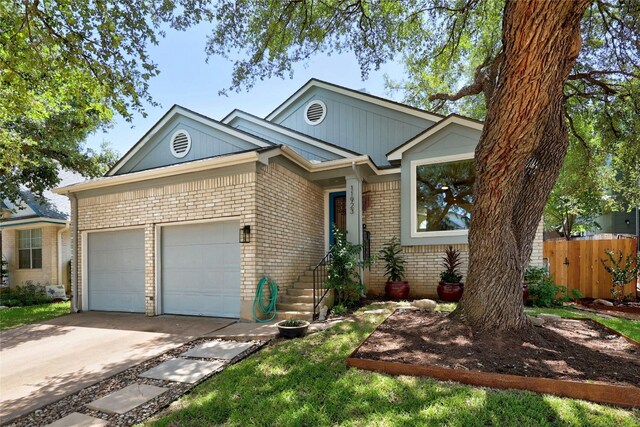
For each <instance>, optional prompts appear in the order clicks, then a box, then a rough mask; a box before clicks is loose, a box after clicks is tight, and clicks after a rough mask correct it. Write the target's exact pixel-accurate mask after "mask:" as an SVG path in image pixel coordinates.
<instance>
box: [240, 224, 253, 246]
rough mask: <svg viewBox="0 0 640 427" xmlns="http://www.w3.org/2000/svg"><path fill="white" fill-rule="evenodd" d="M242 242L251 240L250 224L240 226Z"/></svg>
mask: <svg viewBox="0 0 640 427" xmlns="http://www.w3.org/2000/svg"><path fill="white" fill-rule="evenodd" d="M239 237H240V239H239V241H240V243H249V242H251V226H250V225H245V226H244V227H242V228H240V236H239Z"/></svg>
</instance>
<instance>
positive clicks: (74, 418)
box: [45, 412, 109, 427]
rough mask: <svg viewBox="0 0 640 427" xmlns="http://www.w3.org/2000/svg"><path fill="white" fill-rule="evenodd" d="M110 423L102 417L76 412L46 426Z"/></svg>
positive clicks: (80, 426)
mask: <svg viewBox="0 0 640 427" xmlns="http://www.w3.org/2000/svg"><path fill="white" fill-rule="evenodd" d="M108 425H109V423H108V422H107V421H105V420H101V419H100V418H95V417H90V416H89V415H85V414H81V413H80V412H74V413H73V414H69V415H67V416H66V417H64V418H60V419H59V420H58V421H55V422H53V423H51V424H47V425H46V426H45V427H105V426H108Z"/></svg>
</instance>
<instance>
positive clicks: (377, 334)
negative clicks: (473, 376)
mask: <svg viewBox="0 0 640 427" xmlns="http://www.w3.org/2000/svg"><path fill="white" fill-rule="evenodd" d="M353 357H356V358H361V359H373V360H382V361H388V362H399V363H409V364H415V365H424V366H437V367H441V368H453V369H460V370H470V371H482V372H494V373H500V374H510V375H519V376H525V377H539V378H553V379H562V380H573V381H593V382H604V383H609V384H618V385H632V386H636V387H637V386H638V385H639V384H640V346H637V345H634V344H632V343H630V342H629V341H627V340H626V339H624V338H622V337H621V336H619V335H617V334H613V333H612V332H611V331H609V330H607V329H605V328H604V327H602V326H601V325H599V324H598V323H596V322H593V321H579V320H569V319H563V320H560V321H557V322H553V323H550V322H547V323H545V325H544V326H543V327H536V328H535V330H534V331H533V333H530V334H528V336H527V337H526V338H525V339H524V340H523V338H522V337H521V336H515V335H504V334H495V333H494V334H476V335H474V334H473V333H472V331H471V329H470V328H469V327H468V326H466V325H464V324H462V323H459V322H456V321H453V320H451V319H449V318H448V317H447V315H446V314H444V313H424V312H416V311H407V312H402V311H398V312H396V313H394V314H392V315H391V316H390V317H389V318H388V319H387V320H385V321H384V322H383V323H382V324H381V325H380V326H379V327H378V328H377V329H376V330H375V331H374V332H373V334H371V336H369V338H368V339H367V340H366V341H365V342H364V343H363V344H362V345H361V346H360V348H359V349H358V351H357V353H355V354H354V355H353Z"/></svg>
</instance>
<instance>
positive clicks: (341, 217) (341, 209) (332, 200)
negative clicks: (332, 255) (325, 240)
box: [329, 191, 347, 246]
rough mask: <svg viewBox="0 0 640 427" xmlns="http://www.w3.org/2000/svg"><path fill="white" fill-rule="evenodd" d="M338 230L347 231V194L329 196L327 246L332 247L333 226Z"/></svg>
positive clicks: (341, 192) (339, 192) (331, 194)
mask: <svg viewBox="0 0 640 427" xmlns="http://www.w3.org/2000/svg"><path fill="white" fill-rule="evenodd" d="M334 224H335V225H336V226H337V227H338V228H339V229H340V230H342V231H346V229H347V193H346V192H345V191H338V192H336V193H330V194H329V246H333V243H334V240H335V239H334V235H333V225H334Z"/></svg>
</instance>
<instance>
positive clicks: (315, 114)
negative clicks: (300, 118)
mask: <svg viewBox="0 0 640 427" xmlns="http://www.w3.org/2000/svg"><path fill="white" fill-rule="evenodd" d="M326 115H327V106H326V105H324V102H322V101H311V102H310V103H308V104H307V107H306V108H305V109H304V121H305V122H307V124H310V125H311V126H315V125H319V124H320V123H322V121H323V120H324V118H325V116H326Z"/></svg>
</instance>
